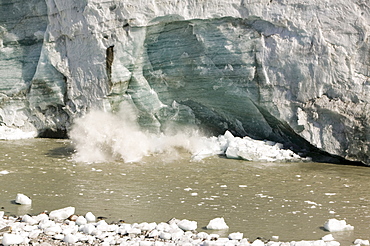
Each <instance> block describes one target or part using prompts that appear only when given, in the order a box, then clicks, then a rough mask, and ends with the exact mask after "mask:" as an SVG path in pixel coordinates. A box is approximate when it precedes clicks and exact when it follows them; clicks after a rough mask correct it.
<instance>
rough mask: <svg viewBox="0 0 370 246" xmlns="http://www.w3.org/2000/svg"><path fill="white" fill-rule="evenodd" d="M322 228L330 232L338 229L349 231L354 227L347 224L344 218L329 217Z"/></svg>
mask: <svg viewBox="0 0 370 246" xmlns="http://www.w3.org/2000/svg"><path fill="white" fill-rule="evenodd" d="M324 228H325V230H327V231H330V232H338V231H351V230H353V229H354V227H353V226H351V225H350V224H347V222H346V221H345V220H337V219H329V220H327V221H326V222H325V224H324Z"/></svg>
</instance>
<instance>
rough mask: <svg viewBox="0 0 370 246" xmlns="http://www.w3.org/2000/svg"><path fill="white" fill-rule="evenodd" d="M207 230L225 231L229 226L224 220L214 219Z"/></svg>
mask: <svg viewBox="0 0 370 246" xmlns="http://www.w3.org/2000/svg"><path fill="white" fill-rule="evenodd" d="M206 228H207V229H208V230H225V229H228V228H229V226H228V225H227V224H226V222H225V219H224V218H214V219H213V220H211V221H209V223H208V225H207V226H206Z"/></svg>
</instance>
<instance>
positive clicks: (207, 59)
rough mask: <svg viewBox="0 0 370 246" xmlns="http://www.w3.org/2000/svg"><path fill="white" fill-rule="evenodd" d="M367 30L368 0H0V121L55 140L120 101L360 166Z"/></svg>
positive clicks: (168, 123)
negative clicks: (77, 122)
mask: <svg viewBox="0 0 370 246" xmlns="http://www.w3.org/2000/svg"><path fill="white" fill-rule="evenodd" d="M369 33H370V7H369V5H368V4H367V0H338V1H335V2H333V1H327V0H324V1H322V0H320V1H319V0H312V1H309V2H302V1H298V0H289V1H288V0H226V1H222V2H221V1H216V0H208V1H199V0H184V1H165V0H155V1H149V0H135V1H133V0H131V1H128V0H126V1H119V0H105V1H101V0H83V1H72V0H63V1H62V0H45V1H42V0H30V1H27V3H23V2H22V3H20V2H18V1H15V0H2V1H0V74H1V76H0V97H1V100H0V121H1V124H2V125H6V126H7V127H17V128H21V129H23V130H24V131H32V130H37V131H38V132H39V135H40V136H65V134H66V132H67V131H68V129H69V128H70V125H71V124H72V123H73V119H75V118H77V117H80V116H82V115H84V114H85V113H86V112H87V111H88V110H89V109H92V108H94V109H102V110H105V111H113V112H114V111H118V110H120V107H121V106H120V105H122V104H123V103H127V102H128V103H132V104H133V105H135V107H136V108H137V109H138V111H139V112H140V115H139V122H140V124H141V125H142V126H145V127H146V128H147V129H150V130H151V131H154V132H159V131H165V130H166V131H171V129H173V128H178V127H181V126H182V125H199V126H200V127H202V128H204V130H205V131H208V133H209V134H220V133H224V132H225V130H229V131H230V132H232V133H233V134H234V135H236V136H245V135H248V136H250V137H253V138H256V139H270V140H273V141H276V142H283V143H284V144H285V145H286V147H290V148H293V149H294V150H296V151H298V152H312V151H316V152H317V153H319V154H320V151H321V150H323V151H325V152H328V153H330V154H333V155H336V156H340V157H343V158H346V159H348V160H353V161H361V162H364V163H367V164H370V157H369V156H370V128H369V125H370V106H369V101H370V97H369V93H370V39H369ZM321 157H322V156H321ZM333 158H334V157H333ZM328 161H330V159H328Z"/></svg>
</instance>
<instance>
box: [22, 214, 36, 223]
mask: <svg viewBox="0 0 370 246" xmlns="http://www.w3.org/2000/svg"><path fill="white" fill-rule="evenodd" d="M22 222H25V223H27V224H29V225H36V224H37V223H38V221H37V220H36V219H35V218H34V217H31V216H29V215H28V214H25V215H23V216H22Z"/></svg>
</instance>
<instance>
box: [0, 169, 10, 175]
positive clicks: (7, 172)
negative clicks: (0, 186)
mask: <svg viewBox="0 0 370 246" xmlns="http://www.w3.org/2000/svg"><path fill="white" fill-rule="evenodd" d="M0 174H2V175H6V174H9V171H7V170H3V171H0Z"/></svg>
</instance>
